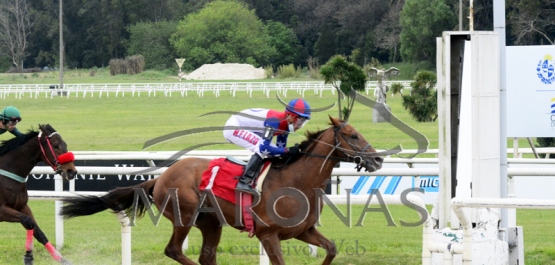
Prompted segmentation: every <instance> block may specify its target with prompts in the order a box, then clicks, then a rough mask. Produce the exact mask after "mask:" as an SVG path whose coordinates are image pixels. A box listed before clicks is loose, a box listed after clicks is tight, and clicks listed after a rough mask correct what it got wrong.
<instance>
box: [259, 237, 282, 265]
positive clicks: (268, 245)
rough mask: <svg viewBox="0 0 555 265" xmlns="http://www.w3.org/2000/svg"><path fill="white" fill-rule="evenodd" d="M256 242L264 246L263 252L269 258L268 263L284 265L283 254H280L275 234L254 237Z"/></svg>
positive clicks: (279, 244)
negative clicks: (258, 241)
mask: <svg viewBox="0 0 555 265" xmlns="http://www.w3.org/2000/svg"><path fill="white" fill-rule="evenodd" d="M256 236H257V237H258V240H260V242H261V243H262V246H264V250H265V251H266V254H267V255H268V258H270V262H271V263H272V264H273V265H281V264H285V260H284V259H283V254H282V253H281V243H280V242H279V238H278V237H277V234H275V233H272V234H264V235H256Z"/></svg>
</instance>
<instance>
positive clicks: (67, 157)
mask: <svg viewBox="0 0 555 265" xmlns="http://www.w3.org/2000/svg"><path fill="white" fill-rule="evenodd" d="M55 134H58V132H53V133H51V134H50V135H48V136H46V137H45V139H46V144H48V148H49V149H50V154H51V155H52V157H53V158H54V163H52V162H50V159H48V156H47V155H46V152H45V151H44V147H43V146H42V143H41V142H40V138H41V136H42V131H40V132H39V136H38V139H39V146H40V150H41V151H42V155H44V158H46V162H48V164H49V165H50V167H52V169H54V170H55V171H56V172H59V171H61V170H62V168H61V165H63V164H66V163H70V162H73V161H74V160H75V157H74V155H73V153H72V152H67V153H63V154H61V155H59V156H56V153H55V152H54V148H52V144H50V137H52V136H53V135H55Z"/></svg>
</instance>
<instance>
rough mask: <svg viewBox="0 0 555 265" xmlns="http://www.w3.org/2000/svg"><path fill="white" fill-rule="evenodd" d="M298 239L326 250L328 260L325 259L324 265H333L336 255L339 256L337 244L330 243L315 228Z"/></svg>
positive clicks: (311, 228)
mask: <svg viewBox="0 0 555 265" xmlns="http://www.w3.org/2000/svg"><path fill="white" fill-rule="evenodd" d="M296 239H298V240H301V241H303V242H306V243H309V244H311V245H315V246H319V247H321V248H323V249H325V250H326V258H325V259H324V262H322V264H323V265H328V264H331V261H332V260H333V259H334V258H335V255H336V254H337V249H336V247H335V244H334V243H333V242H331V241H329V239H327V238H326V237H325V236H324V235H322V234H321V233H320V231H318V230H317V229H316V227H314V226H312V227H310V228H309V229H308V230H306V231H304V232H303V233H302V234H300V235H299V236H297V237H296Z"/></svg>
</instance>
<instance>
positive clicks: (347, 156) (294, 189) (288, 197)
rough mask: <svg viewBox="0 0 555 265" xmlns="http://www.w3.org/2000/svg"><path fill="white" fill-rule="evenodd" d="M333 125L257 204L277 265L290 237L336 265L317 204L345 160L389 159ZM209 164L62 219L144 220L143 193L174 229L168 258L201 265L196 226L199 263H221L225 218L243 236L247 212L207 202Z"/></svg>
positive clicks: (193, 164) (260, 232)
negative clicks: (134, 216) (133, 215)
mask: <svg viewBox="0 0 555 265" xmlns="http://www.w3.org/2000/svg"><path fill="white" fill-rule="evenodd" d="M330 120H331V127H329V128H328V129H325V130H322V131H319V132H316V133H307V140H305V141H303V142H302V143H301V144H300V148H301V150H302V152H301V153H300V154H299V156H297V157H294V158H293V160H294V162H290V163H286V164H285V165H282V166H280V167H273V168H271V169H270V171H269V172H268V175H267V176H266V179H265V180H264V182H263V186H262V193H261V195H260V197H259V198H258V199H260V200H259V201H258V203H256V199H255V200H254V203H253V205H254V206H253V207H252V212H253V217H256V218H255V220H256V221H257V222H256V226H255V235H256V236H257V237H258V239H259V240H260V241H261V242H262V245H263V246H264V249H265V251H266V253H267V254H268V256H269V258H270V261H271V262H272V264H284V263H285V262H284V259H283V255H282V253H281V249H280V241H281V240H286V239H291V238H296V239H298V240H301V241H303V242H306V243H309V244H312V245H316V246H319V247H322V248H324V249H325V250H326V252H327V255H326V258H325V260H324V262H323V264H330V263H331V261H332V260H333V258H334V257H335V255H336V252H337V250H336V247H335V245H334V244H333V243H332V242H331V241H330V240H328V239H327V238H326V237H324V236H323V235H322V234H320V232H319V231H318V230H317V229H316V227H315V223H316V222H317V220H318V215H319V213H320V212H321V210H322V205H323V204H321V203H320V204H317V201H318V200H320V202H321V199H319V198H318V197H317V196H319V195H321V194H322V188H324V187H325V184H326V180H328V179H329V178H330V175H331V172H332V169H333V167H334V165H335V164H337V162H338V161H348V162H355V163H356V164H358V166H359V169H360V168H361V167H364V168H365V169H366V170H367V171H370V172H372V171H375V170H378V169H380V168H381V166H382V161H383V158H382V157H380V156H378V154H377V153H376V150H375V149H374V148H372V146H371V145H370V144H369V143H368V142H367V141H366V140H365V139H364V137H363V136H362V135H361V134H360V133H359V132H357V130H355V129H354V128H353V127H352V126H351V125H349V124H348V123H347V122H344V121H341V120H337V119H334V118H331V117H330ZM209 162H210V160H208V159H201V158H186V159H183V160H180V161H178V162H176V163H175V164H173V165H172V166H170V167H169V168H168V169H167V170H166V171H165V172H164V173H163V174H162V175H161V176H160V177H158V178H156V179H153V180H149V181H147V182H144V183H142V184H139V185H136V186H133V187H125V188H118V189H115V190H112V191H110V192H109V193H108V194H106V195H104V196H102V197H96V196H82V197H77V198H71V199H66V200H65V201H66V202H67V204H65V205H64V206H63V207H62V215H63V216H64V217H66V218H71V217H76V216H83V215H90V214H94V213H97V212H100V211H103V210H106V209H111V210H113V211H115V212H119V211H127V212H128V213H129V212H131V211H132V209H133V207H135V208H136V209H135V210H137V211H138V212H139V216H140V215H141V214H144V212H145V211H146V209H147V207H150V205H148V204H149V203H148V201H147V202H146V203H147V205H145V202H144V201H143V200H137V201H138V203H137V201H135V203H136V204H135V206H134V198H135V195H134V194H135V192H136V191H137V190H140V191H145V192H146V194H148V195H150V196H151V198H152V199H153V201H154V204H156V206H157V207H158V209H163V214H164V216H165V217H166V218H168V219H169V220H171V221H172V223H173V224H174V226H173V234H172V236H171V238H170V242H169V243H168V245H167V247H166V249H165V254H166V255H167V256H169V257H170V258H172V259H174V260H176V261H177V262H179V263H181V264H195V263H194V262H193V261H192V260H190V259H189V258H187V257H186V256H185V255H184V254H183V251H182V248H181V247H182V245H183V241H184V239H185V237H186V236H187V234H188V233H189V231H190V229H191V226H192V224H193V223H194V225H195V226H196V227H197V228H198V229H200V231H201V233H202V237H203V242H202V248H201V249H202V251H201V253H200V257H199V262H200V263H201V264H217V262H216V253H217V247H218V244H219V242H220V238H221V233H222V226H221V225H222V223H223V222H224V220H223V219H225V223H227V224H230V225H232V226H233V227H235V228H237V229H244V228H245V226H244V225H243V224H242V223H241V222H237V221H236V218H237V215H240V212H241V210H239V211H237V208H236V206H235V205H233V204H232V203H230V202H228V201H225V200H223V199H221V198H218V197H215V199H213V198H214V197H211V198H209V199H206V198H208V197H210V196H207V197H203V195H204V194H203V193H201V192H200V191H199V184H200V182H201V175H202V173H203V171H205V170H206V169H207V168H208V164H209ZM170 191H172V192H174V193H176V194H177V201H178V202H179V204H178V205H179V206H178V207H179V209H174V208H173V206H172V205H173V204H172V203H168V204H167V206H166V207H165V208H163V207H162V205H164V203H165V199H166V198H168V196H169V193H170ZM203 198H204V199H203ZM173 200H174V201H175V198H173ZM199 204H200V205H199ZM268 205H269V207H268ZM200 206H203V207H205V208H203V209H210V208H211V209H218V210H217V211H211V212H210V211H208V212H207V211H204V210H200V211H199V210H198V209H197V208H198V207H200ZM274 211H275V212H274ZM176 217H178V218H179V219H177V218H176ZM238 220H241V218H238Z"/></svg>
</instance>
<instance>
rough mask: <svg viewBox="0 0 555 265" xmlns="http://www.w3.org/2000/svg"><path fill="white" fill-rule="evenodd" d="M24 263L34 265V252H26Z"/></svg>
mask: <svg viewBox="0 0 555 265" xmlns="http://www.w3.org/2000/svg"><path fill="white" fill-rule="evenodd" d="M23 264H25V265H33V254H32V253H29V252H27V253H25V255H24V256H23Z"/></svg>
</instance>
